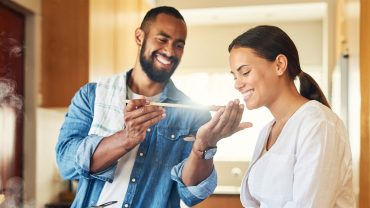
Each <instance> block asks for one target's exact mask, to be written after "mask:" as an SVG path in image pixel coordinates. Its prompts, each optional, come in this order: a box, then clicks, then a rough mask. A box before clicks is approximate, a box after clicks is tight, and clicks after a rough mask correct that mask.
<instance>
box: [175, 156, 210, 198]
mask: <svg viewBox="0 0 370 208" xmlns="http://www.w3.org/2000/svg"><path fill="white" fill-rule="evenodd" d="M186 160H187V159H185V160H183V161H182V162H181V163H179V164H177V165H176V166H175V167H173V168H172V170H171V178H172V180H174V181H176V182H177V183H178V186H179V188H180V192H182V194H183V195H184V196H185V198H190V199H191V198H193V197H196V198H197V199H201V200H203V199H205V198H207V197H208V196H210V195H211V194H212V193H213V192H214V190H215V189H216V186H217V173H216V170H215V168H213V170H212V173H211V174H210V175H209V176H208V177H207V178H206V179H204V180H203V181H202V182H200V183H199V184H198V185H196V186H186V185H185V184H184V183H183V182H182V179H181V174H182V169H183V168H184V165H185V162H186ZM184 202H185V203H186V201H185V200H184ZM186 204H187V203H186Z"/></svg>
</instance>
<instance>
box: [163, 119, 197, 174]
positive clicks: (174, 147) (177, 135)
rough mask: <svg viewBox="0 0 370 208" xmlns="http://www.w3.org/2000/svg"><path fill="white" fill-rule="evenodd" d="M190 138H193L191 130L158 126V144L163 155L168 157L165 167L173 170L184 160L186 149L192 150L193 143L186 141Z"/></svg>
mask: <svg viewBox="0 0 370 208" xmlns="http://www.w3.org/2000/svg"><path fill="white" fill-rule="evenodd" d="M188 136H191V129H190V128H176V127H171V128H168V127H164V126H158V128H157V144H158V146H159V147H161V152H162V154H166V155H167V156H166V162H165V166H167V167H170V168H172V167H173V166H175V165H177V164H178V163H180V162H181V161H182V160H183V159H184V152H185V151H187V150H186V148H187V149H189V150H191V146H192V142H187V141H185V140H184V138H185V137H188ZM188 145H190V146H188Z"/></svg>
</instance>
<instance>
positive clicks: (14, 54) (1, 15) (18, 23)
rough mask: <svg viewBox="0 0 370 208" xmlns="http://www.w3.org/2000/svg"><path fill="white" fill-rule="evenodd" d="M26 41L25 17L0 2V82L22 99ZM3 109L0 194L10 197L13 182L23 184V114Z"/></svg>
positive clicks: (0, 139)
mask: <svg viewBox="0 0 370 208" xmlns="http://www.w3.org/2000/svg"><path fill="white" fill-rule="evenodd" d="M24 40H25V16H24V15H23V14H21V13H19V12H17V11H15V10H13V9H11V8H10V7H8V6H6V5H4V4H2V3H0V79H1V80H2V81H4V80H5V81H6V82H7V83H15V85H14V95H18V96H20V97H21V98H23V97H24V74H25V72H24V53H23V48H24V43H25V41H24ZM3 83H4V82H3ZM5 85H6V84H4V85H3V86H5ZM3 92H4V89H3ZM0 93H1V92H0ZM8 99H9V98H8ZM10 102H11V101H10ZM0 108H1V109H2V112H3V113H2V114H1V115H0V116H1V118H0V120H1V121H3V122H0V124H1V123H2V124H3V126H6V128H5V129H1V131H2V132H0V133H2V134H0V135H7V136H1V137H0V148H1V150H0V185H1V186H0V188H1V190H0V191H1V192H0V194H3V193H5V195H7V193H8V194H9V191H11V190H7V189H10V188H11V187H10V186H11V183H17V187H18V186H21V185H20V184H21V181H22V180H21V179H22V173H23V114H22V113H21V112H18V111H14V110H13V111H12V110H9V108H7V107H3V106H1V105H0ZM11 108H12V106H11ZM6 109H8V110H6ZM8 127H9V128H8ZM7 131H9V132H8V133H6V132H7ZM13 185H15V184H13ZM12 188H14V187H12ZM20 188H22V187H20ZM13 191H14V190H13ZM19 202H20V201H19ZM0 206H1V205H0Z"/></svg>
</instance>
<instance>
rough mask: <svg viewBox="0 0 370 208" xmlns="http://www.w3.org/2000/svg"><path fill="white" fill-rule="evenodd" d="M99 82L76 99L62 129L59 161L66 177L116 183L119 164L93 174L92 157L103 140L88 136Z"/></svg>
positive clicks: (58, 153)
mask: <svg viewBox="0 0 370 208" xmlns="http://www.w3.org/2000/svg"><path fill="white" fill-rule="evenodd" d="M95 88H96V84H95V83H89V84H87V85H85V86H83V87H82V88H81V89H80V90H79V91H78V92H77V93H76V94H75V96H74V97H73V99H72V103H71V105H70V106H69V109H68V113H67V114H66V116H65V120H64V123H63V125H62V128H61V130H60V134H59V138H58V142H57V145H56V159H57V165H58V167H59V171H60V174H61V175H62V177H63V178H65V179H69V180H73V179H79V178H80V177H84V178H87V179H89V178H97V179H100V180H103V181H110V182H111V181H112V180H113V176H114V171H115V168H116V165H113V166H111V167H109V168H107V169H105V170H103V171H101V172H98V173H94V174H90V163H91V157H92V155H93V154H94V152H95V149H96V147H97V146H98V145H99V143H100V142H101V140H102V139H103V137H101V136H97V135H88V133H89V130H90V127H91V123H92V120H93V114H94V113H93V112H94V101H95Z"/></svg>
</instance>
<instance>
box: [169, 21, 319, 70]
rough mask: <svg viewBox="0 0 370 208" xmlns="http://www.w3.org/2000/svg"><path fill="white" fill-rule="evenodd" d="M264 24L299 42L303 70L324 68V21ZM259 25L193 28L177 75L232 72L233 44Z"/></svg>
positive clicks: (189, 27) (189, 28) (199, 26)
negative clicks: (231, 47) (232, 42)
mask: <svg viewBox="0 0 370 208" xmlns="http://www.w3.org/2000/svg"><path fill="white" fill-rule="evenodd" d="M260 24H269V25H275V26H278V27H280V28H282V29H283V30H284V31H285V32H286V33H287V34H288V35H289V36H290V37H291V38H292V40H293V41H294V42H295V44H296V46H297V49H298V52H299V55H300V59H301V65H302V66H304V65H307V66H321V65H322V45H323V43H322V40H323V29H322V27H323V26H322V21H320V20H314V21H302V22H274V23H266V22H265V23H263V22H262V23H258V25H260ZM256 25H257V24H237V25H195V26H193V25H189V26H188V37H187V40H186V46H185V52H184V55H183V58H182V60H181V64H180V67H179V69H178V71H177V72H176V73H189V72H197V71H194V70H199V69H200V68H202V69H205V70H206V71H205V72H207V73H219V72H225V71H227V72H228V71H229V64H228V57H229V52H228V51H227V48H228V46H229V44H230V43H231V41H232V40H233V39H234V38H236V37H237V36H238V35H240V34H241V33H243V32H245V31H246V30H248V29H249V28H251V27H253V26H256ZM198 72H199V71H198Z"/></svg>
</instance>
